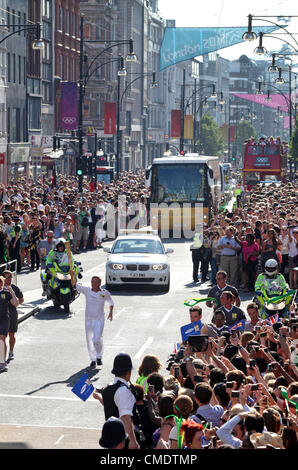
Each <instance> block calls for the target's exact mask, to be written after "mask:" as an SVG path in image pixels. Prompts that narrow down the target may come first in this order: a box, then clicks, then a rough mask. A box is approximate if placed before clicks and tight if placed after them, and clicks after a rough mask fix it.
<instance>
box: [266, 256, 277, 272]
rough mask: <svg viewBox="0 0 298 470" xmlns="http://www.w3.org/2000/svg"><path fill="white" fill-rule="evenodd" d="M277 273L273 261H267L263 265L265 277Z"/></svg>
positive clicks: (275, 263)
mask: <svg viewBox="0 0 298 470" xmlns="http://www.w3.org/2000/svg"><path fill="white" fill-rule="evenodd" d="M277 271H278V262H277V261H276V260H275V259H268V261H266V263H265V273H266V274H267V276H274V275H275V274H277Z"/></svg>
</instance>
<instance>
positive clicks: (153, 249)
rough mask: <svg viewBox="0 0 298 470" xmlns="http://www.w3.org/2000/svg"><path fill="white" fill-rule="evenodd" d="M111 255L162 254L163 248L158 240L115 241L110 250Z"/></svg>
mask: <svg viewBox="0 0 298 470" xmlns="http://www.w3.org/2000/svg"><path fill="white" fill-rule="evenodd" d="M112 253H113V254H117V253H153V254H163V253H164V251H163V247H162V244H161V242H160V241H158V240H145V239H144V240H143V239H139V238H138V239H136V240H134V239H132V240H117V241H116V242H115V245H114V247H113V250H112Z"/></svg>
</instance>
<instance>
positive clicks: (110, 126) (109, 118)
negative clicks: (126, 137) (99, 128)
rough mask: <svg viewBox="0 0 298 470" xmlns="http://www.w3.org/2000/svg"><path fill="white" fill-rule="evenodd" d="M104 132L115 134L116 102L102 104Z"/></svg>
mask: <svg viewBox="0 0 298 470" xmlns="http://www.w3.org/2000/svg"><path fill="white" fill-rule="evenodd" d="M104 133H105V134H113V135H114V134H116V103H108V102H106V103H105V104H104Z"/></svg>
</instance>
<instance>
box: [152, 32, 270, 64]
mask: <svg viewBox="0 0 298 470" xmlns="http://www.w3.org/2000/svg"><path fill="white" fill-rule="evenodd" d="M277 29H279V27H277V26H256V27H255V26H254V27H253V31H254V32H255V33H256V34H257V35H258V34H259V33H260V32H263V33H271V32H272V31H276V30H277ZM246 31H247V27H229V28H166V29H165V32H164V37H163V40H162V44H161V48H160V57H159V59H160V60H159V70H163V69H165V68H167V67H170V66H171V65H174V64H177V63H178V62H183V61H184V60H189V59H193V58H194V57H197V56H200V55H204V54H209V52H214V51H218V50H220V49H224V48H226V47H230V46H234V45H235V44H239V43H241V42H244V40H243V39H242V35H243V34H244V33H245V32H246Z"/></svg>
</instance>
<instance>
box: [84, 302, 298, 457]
mask: <svg viewBox="0 0 298 470" xmlns="http://www.w3.org/2000/svg"><path fill="white" fill-rule="evenodd" d="M189 314H190V321H194V320H198V319H201V318H202V309H201V308H200V307H198V306H195V307H191V308H190V311H189ZM247 314H248V315H247V317H248V318H250V321H247V322H246V329H245V331H243V332H242V331H241V332H240V331H239V332H238V331H234V332H232V331H229V329H227V328H225V327H223V326H221V328H219V329H218V330H217V332H216V334H212V335H211V334H210V335H209V336H208V338H207V340H206V339H205V337H202V339H204V340H205V342H204V341H202V342H201V346H200V345H199V344H198V345H196V346H195V347H193V346H190V341H186V342H184V343H181V344H180V347H179V349H178V350H177V351H175V352H174V353H172V354H170V355H169V358H168V360H167V365H166V371H167V372H166V373H164V372H163V370H164V368H163V364H162V363H161V361H160V359H159V358H158V357H157V356H156V355H154V354H148V355H146V356H145V357H144V358H143V359H142V361H141V363H140V364H139V367H138V368H137V371H138V374H139V377H138V378H137V380H136V383H135V384H131V385H130V386H129V381H131V379H130V377H131V369H132V367H133V365H132V363H131V360H130V359H129V361H128V364H129V365H128V368H127V369H128V372H127V371H126V369H125V371H124V370H122V371H119V372H118V371H117V370H115V367H114V370H113V372H115V375H116V377H115V380H114V384H117V381H121V384H122V385H123V383H124V384H126V385H127V386H129V388H130V391H131V392H132V393H133V395H134V397H135V400H134V402H132V405H131V409H130V408H129V406H128V404H127V402H126V404H125V405H122V406H121V404H120V402H119V404H118V401H117V405H118V406H119V416H120V418H121V417H122V415H123V414H125V415H129V414H130V413H131V416H132V421H133V423H134V433H135V439H136V441H137V442H138V446H139V448H141V449H178V448H180V449H181V448H182V449H202V448H203V449H204V448H205V449H216V448H218V449H222V448H227V449H242V448H245V449H256V448H275V449H297V447H298V440H297V436H298V415H297V411H298V368H297V365H298V355H297V349H296V348H297V343H298V333H297V320H298V308H297V305H296V306H295V304H293V305H292V307H291V316H290V319H282V321H281V323H276V324H274V325H271V326H270V325H269V324H267V323H266V321H262V320H260V319H259V317H258V307H257V305H256V304H254V303H250V304H249V305H248V306H247ZM223 323H225V322H223ZM215 331H216V329H213V333H214V332H215ZM204 344H205V346H204ZM119 356H121V354H120V355H119ZM123 356H125V355H123ZM116 360H117V357H116V359H115V361H116ZM115 361H114V364H115ZM124 372H125V373H124ZM127 374H128V375H127ZM102 395H103V396H104V393H103V392H102ZM93 396H94V398H96V399H98V400H99V401H100V402H101V403H102V404H103V405H104V406H105V403H104V402H103V400H102V398H101V396H100V394H99V393H98V391H97V392H95V393H94V395H93ZM133 406H134V408H133ZM123 407H124V408H123ZM116 409H117V407H116ZM122 409H123V410H124V411H123V412H122ZM129 410H130V411H129ZM105 411H106V406H105ZM126 417H127V416H126ZM107 418H111V416H108V417H107ZM117 423H118V424H117V426H119V422H118V421H117ZM109 425H110V426H111V430H110V432H111V433H112V424H111V423H110V422H109ZM115 426H116V424H115ZM111 435H112V434H111ZM124 436H126V438H127V433H124V434H123V437H122V441H123V442H122V446H120V447H118V445H119V444H120V442H117V448H123V447H124V446H125V445H128V447H129V448H138V446H136V442H135V443H134V444H135V445H134V447H130V446H129V442H127V443H126V444H125V439H124ZM130 439H132V438H131V433H130ZM133 439H134V437H133ZM126 440H127V439H126ZM102 442H103V441H102V440H101V444H102ZM109 442H111V440H110V441H109ZM109 442H107V444H106V445H105V446H103V447H106V448H113V446H112V445H111V444H109ZM115 448H116V444H115Z"/></svg>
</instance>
